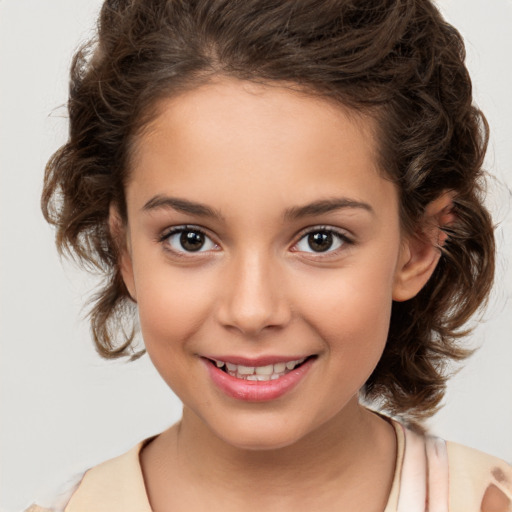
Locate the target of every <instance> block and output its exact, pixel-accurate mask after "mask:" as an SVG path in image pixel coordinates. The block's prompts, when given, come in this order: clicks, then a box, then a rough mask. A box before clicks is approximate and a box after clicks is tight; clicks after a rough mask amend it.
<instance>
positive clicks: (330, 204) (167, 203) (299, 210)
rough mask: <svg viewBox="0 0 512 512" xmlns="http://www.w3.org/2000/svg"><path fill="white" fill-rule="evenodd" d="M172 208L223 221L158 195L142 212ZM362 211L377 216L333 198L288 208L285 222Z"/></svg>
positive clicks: (364, 207) (190, 203) (217, 214)
mask: <svg viewBox="0 0 512 512" xmlns="http://www.w3.org/2000/svg"><path fill="white" fill-rule="evenodd" d="M167 208H171V209H173V210H176V211H178V212H182V213H188V214H190V215H198V216H200V217H212V218H215V219H221V220H223V215H222V214H221V213H220V211H218V210H215V209H213V208H210V207H209V206H207V205H205V204H202V203H197V202H195V201H189V200H188V199H181V198H177V197H169V196H162V195H156V196H155V197H153V198H151V199H150V200H149V201H148V202H147V203H145V204H144V206H143V207H142V210H143V211H145V212H151V211H154V210H159V209H167ZM346 208H348V209H361V210H365V211H368V212H369V213H371V214H372V215H373V214H375V212H374V210H373V208H372V207H371V206H370V205H369V204H368V203H363V202H361V201H355V200H353V199H348V198H345V197H340V198H332V199H321V200H319V201H314V202H312V203H308V204H306V205H304V206H293V207H292V208H288V209H287V210H286V211H285V212H284V215H283V218H284V219H285V220H297V219H300V218H302V217H312V216H314V215H322V214H325V213H330V212H333V211H336V210H340V209H346Z"/></svg>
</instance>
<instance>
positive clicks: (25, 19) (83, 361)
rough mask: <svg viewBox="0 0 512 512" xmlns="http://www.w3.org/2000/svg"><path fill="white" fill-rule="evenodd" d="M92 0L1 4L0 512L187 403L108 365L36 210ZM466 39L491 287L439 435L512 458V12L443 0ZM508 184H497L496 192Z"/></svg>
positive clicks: (83, 291)
mask: <svg viewBox="0 0 512 512" xmlns="http://www.w3.org/2000/svg"><path fill="white" fill-rule="evenodd" d="M99 4H100V2H99V1H98V0H45V1H41V0H0V170H1V183H0V222H1V224H0V229H1V233H0V234H1V261H0V279H1V281H0V300H1V303H0V306H1V308H0V312H1V318H0V322H1V323H0V329H1V331H0V334H1V362H0V371H1V395H0V397H1V406H2V410H1V438H0V442H1V445H0V448H1V460H2V466H1V469H2V473H1V484H2V485H1V489H0V500H1V507H2V511H15V510H19V509H21V508H23V507H24V506H26V505H27V504H28V503H30V501H31V500H32V499H33V498H34V497H36V496H39V495H40V494H41V492H42V491H43V490H44V489H46V488H49V487H50V486H51V485H53V483H57V482H60V481H64V480H66V479H67V477H68V476H69V475H70V474H72V473H73V472H75V471H78V470H80V469H82V468H85V467H87V466H88V465H91V464H94V463H96V462H99V461H101V460H103V459H106V458H109V457H111V456H114V455H116V454H118V453H121V452H122V451H124V450H126V449H128V448H129V447H131V446H132V445H133V444H135V443H136V442H138V441H139V440H140V439H142V438H144V437H147V436H148V435H150V434H153V433H156V432H159V431H160V430H162V429H164V428H165V427H166V426H167V425H169V424H170V423H172V422H174V421H175V420H177V419H178V418H179V415H180V404H179V401H178V400H177V399H176V398H175V397H174V396H173V395H172V393H171V392H170V391H169V390H168V389H167V387H166V386H165V385H164V384H163V382H161V381H160V378H159V377H158V375H157V374H156V372H155V370H154V369H153V368H152V367H151V366H150V364H149V362H148V358H147V357H145V358H143V359H142V360H140V361H138V362H136V363H132V364H126V363H121V362H104V361H102V360H101V359H100V358H99V356H97V355H96V354H95V352H94V350H93V348H92V342H91V341H90V339H89V331H88V325H87V322H86V321H85V320H83V319H82V316H83V310H81V307H82V305H83V303H84V299H85V297H86V296H87V293H88V290H90V288H91V284H92V283H91V281H90V279H89V278H88V277H87V276H85V275H84V274H83V273H82V272H80V271H78V270H76V269H75V268H73V267H72V266H71V265H69V264H65V265H64V267H63V265H62V264H61V262H59V259H58V257H57V254H56V251H55V248H54V246H53V233H52V230H51V229H50V228H49V227H48V226H47V225H46V224H45V222H44V221H43V219H42V216H41V213H40V211H39V196H40V192H41V182H42V175H43V168H44V164H45V162H46V160H47V159H48V158H49V156H50V155H51V153H52V152H53V151H54V150H55V149H57V147H58V146H59V145H60V144H62V143H63V142H64V140H65V136H66V119H65V109H64V108H59V106H61V105H63V104H64V103H65V101H66V93H67V73H68V67H69V62H70V59H71V56H72V53H73V50H74V49H75V48H76V47H77V46H78V44H79V42H80V41H83V40H84V39H85V38H87V37H88V36H90V35H91V30H92V28H93V26H94V17H95V14H96V12H97V10H98V8H99ZM440 6H441V8H442V10H443V11H444V12H445V14H446V16H447V18H448V20H449V21H451V22H452V23H453V24H455V26H456V27H458V28H459V30H460V31H461V32H462V34H463V36H464V37H465V38H466V43H467V50H468V64H469V67H470V70H471V72H472V75H473V79H474V85H475V96H476V100H477V103H478V104H479V105H480V107H481V108H483V110H484V111H485V112H486V114H487V116H488V119H489V122H490V125H491V128H492V139H491V144H490V150H489V154H488V158H487V168H488V169H489V170H490V171H491V172H493V174H494V175H495V176H497V182H495V183H491V197H490V202H489V204H490V207H491V209H492V211H493V212H494V213H495V218H496V221H497V222H498V223H499V227H498V230H497V237H498V242H499V250H500V259H499V261H498V279H497V286H496V288H495V292H494V295H493V298H492V301H491V305H490V308H489V310H488V312H487V313H486V318H487V322H486V324H485V325H481V326H480V327H479V328H478V329H477V331H476V332H475V334H474V335H473V337H472V340H471V343H473V344H475V345H482V348H481V350H480V351H479V352H478V353H477V354H476V355H475V356H474V357H473V358H472V359H471V360H470V361H469V363H468V364H467V365H466V367H465V368H464V369H463V370H462V371H461V372H460V373H459V374H458V376H457V377H456V378H454V379H453V380H452V382H451V384H450V387H449V391H448V394H447V397H446V401H445V403H446V406H445V408H444V409H443V410H442V411H441V412H440V413H439V414H438V415H437V416H436V417H435V418H433V420H432V421H431V423H430V425H431V429H432V430H433V432H435V433H437V434H439V435H441V436H442V437H444V438H446V439H450V440H457V441H459V442H461V443H464V444H467V445H470V446H473V447H476V448H479V449H481V450H484V451H487V452H490V453H492V454H495V455H498V456H500V457H502V458H504V459H507V460H508V461H512V371H511V367H512V335H511V333H512V300H511V297H512V271H511V260H512V258H511V257H510V256H511V255H512V214H511V210H512V200H511V199H510V194H509V193H508V191H507V187H508V189H509V190H510V189H511V188H512V70H511V66H512V57H511V54H512V31H511V30H510V27H511V26H512V1H511V0H440ZM500 182H501V184H500Z"/></svg>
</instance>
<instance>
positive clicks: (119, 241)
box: [108, 205, 137, 302]
mask: <svg viewBox="0 0 512 512" xmlns="http://www.w3.org/2000/svg"><path fill="white" fill-rule="evenodd" d="M108 225H109V229H110V235H111V236H112V239H113V240H114V243H115V244H116V249H117V258H118V265H119V270H120V271H121V275H122V276H123V281H124V284H125V286H126V289H127V290H128V293H129V294H130V297H131V298H132V300H133V301H134V302H137V294H136V291H135V280H134V277H133V264H132V257H131V254H130V237H129V233H128V231H127V229H126V225H125V223H124V222H123V220H122V219H121V215H120V214H119V211H118V210H117V208H116V207H115V206H114V205H111V206H110V211H109V218H108Z"/></svg>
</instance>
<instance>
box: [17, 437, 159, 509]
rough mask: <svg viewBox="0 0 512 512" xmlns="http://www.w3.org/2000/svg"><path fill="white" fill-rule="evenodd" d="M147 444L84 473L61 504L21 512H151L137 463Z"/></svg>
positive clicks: (140, 470) (135, 447) (143, 443)
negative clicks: (92, 511)
mask: <svg viewBox="0 0 512 512" xmlns="http://www.w3.org/2000/svg"><path fill="white" fill-rule="evenodd" d="M147 442H149V439H147V440H145V441H142V442H140V443H139V444H137V445H136V446H134V447H133V448H132V449H131V450H129V451H127V452H126V453H123V454H122V455H119V456H117V457H115V458H113V459H109V460H107V461H105V462H102V463H101V464H98V465H97V466H94V467H93V468H91V469H88V470H87V471H85V472H84V473H83V475H82V476H81V478H80V480H79V481H78V482H77V483H76V484H75V485H74V487H73V489H72V490H71V492H70V493H69V494H68V495H67V496H66V499H65V500H64V502H63V503H62V500H61V503H60V504H56V503H52V505H51V506H47V505H46V504H45V505H44V506H41V505H40V504H34V505H31V506H30V507H29V508H28V509H26V510H25V512H90V511H91V510H94V511H95V512H121V511H122V512H151V508H150V506H149V502H148V499H147V494H146V489H145V484H144V478H143V475H142V469H141V466H140V462H139V452H140V450H141V449H142V447H143V446H144V445H145V444H146V443H147Z"/></svg>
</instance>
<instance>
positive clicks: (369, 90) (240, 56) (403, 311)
mask: <svg viewBox="0 0 512 512" xmlns="http://www.w3.org/2000/svg"><path fill="white" fill-rule="evenodd" d="M464 59H465V49H464V43H463V41H462V38H461V36H460V35H459V33H458V32H457V30H456V29H455V28H454V27H452V26H451V25H449V24H448V23H447V22H446V21H445V20H444V19H443V18H442V16H441V15H440V13H439V11H438V10H437V8H436V7H435V6H434V5H433V4H432V3H431V1H430V0H107V1H105V3H104V5H103V7H102V10H101V14H100V17H99V22H98V36H97V38H96V39H95V40H94V41H92V42H89V43H87V44H86V45H84V46H83V47H82V48H81V49H80V50H79V51H78V53H77V54H76V55H75V57H74V60H73V64H72V69H71V83H70V92H69V103H68V108H69V120H70V131H69V139H68V141H67V143H66V144H65V145H64V146H62V147H61V148H60V149H59V150H58V151H57V152H56V153H55V154H54V155H53V156H52V158H51V159H50V161H49V162H48V164H47V167H46V174H45V182H44V190H43V195H42V209H43V213H44V216H45V218H46V219H47V221H48V222H50V223H51V224H53V225H55V226H56V228H57V232H56V243H57V247H58V248H59V251H60V252H61V253H63V252H64V253H67V254H70V255H72V256H74V257H75V259H77V261H78V262H80V263H81V264H83V265H84V266H85V267H86V268H89V269H95V270H96V271H99V272H100V273H101V275H103V276H104V279H105V281H104V283H103V287H102V288H101V290H100V291H99V293H97V294H96V295H95V296H94V297H93V299H92V301H91V304H92V306H91V310H90V320H91V326H92V333H93V337H94V341H95V344H96V348H97V350H98V352H99V353H100V354H101V355H102V356H103V357H107V358H114V357H120V356H131V357H132V358H136V357H138V356H140V355H141V354H142V353H143V351H142V352H136V351H135V349H134V348H133V341H134V337H135V335H136V328H135V327H134V326H135V325H136V318H137V315H136V305H135V304H134V303H133V301H132V300H131V298H130V295H129V293H128V291H127V289H126V287H125V285H124V282H123V279H122V277H121V273H120V269H119V265H118V256H119V247H118V243H117V241H116V240H115V239H114V236H113V235H112V234H111V233H110V230H109V209H110V207H111V206H112V205H115V206H116V207H117V209H118V211H119V212H120V216H121V217H122V220H123V221H126V204H125V197H124V190H125V186H126V184H127V180H128V179H129V174H130V166H129V164H130V150H131V149H132V147H133V142H134V140H135V138H136V136H137V134H139V133H140V132H141V130H142V129H143V128H144V127H145V126H147V123H148V122H150V121H151V119H152V118H153V117H154V116H155V115H156V105H157V103H158V102H159V100H161V99H164V98H168V97H172V96H174V95H176V94H179V93H180V92H183V91H186V90H190V89H193V88H194V87H197V86H199V85H201V84H204V83H208V81H209V80H211V79H212V78H214V77H216V76H226V77H232V78H236V79H240V80H252V81H258V82H262V83H280V84H288V85H290V86H292V87H294V88H296V89H299V90H302V91H306V92H307V93H309V94H315V95H319V96H320V97H323V98H326V99H328V100H330V101H334V102H336V103H337V104H339V105H342V106H344V107H348V108H349V109H350V110H353V111H355V112H359V113H361V114H362V115H367V116H369V117H371V118H373V119H375V121H376V125H377V134H376V140H377V144H378V159H379V164H380V169H381V170H382V172H383V174H384V175H385V176H386V177H388V178H389V179H391V180H392V181H393V182H395V183H396V185H397V187H398V190H399V201H400V213H401V222H402V226H403V229H404V230H406V231H408V232H410V233H415V232H420V231H421V222H422V216H423V213H424V210H425V207H426V205H427V204H428V203H429V202H431V201H432V200H433V199H435V198H437V197H439V196H440V195H441V194H443V193H444V192H445V191H447V190H449V191H452V192H453V193H454V194H455V197H454V201H453V202H454V205H453V213H454V215H455V221H454V222H453V223H452V224H451V225H450V226H449V228H446V229H445V231H446V233H447V235H448V238H447V241H446V243H445V244H444V246H443V247H442V248H440V250H441V253H442V254H441V258H440V261H439V263H438V265H437V267H436V270H435V271H434V274H433V276H432V277H431V279H430V280H429V282H428V283H427V285H426V286H425V287H424V288H423V289H422V291H421V292H420V293H419V294H418V295H417V296H416V297H414V298H412V299H410V300H408V301H405V302H395V303H394V304H393V308H392V314H391V324H390V330H389V336H388V340H387V343H386V347H385V349H384V353H383V356H382V358H381V360H380V362H379V364H378V365H377V367H376V368H375V370H374V372H373V374H372V375H371V376H370V378H369V379H368V381H367V383H366V385H365V388H364V390H363V391H362V393H363V396H364V397H365V398H366V399H367V400H370V401H378V402H379V403H380V404H381V405H382V407H383V408H384V409H385V410H388V411H389V412H390V413H391V414H396V415H403V416H404V417H406V418H410V419H413V420H414V419H422V418H424V417H427V416H429V415H431V414H432V413H433V412H434V411H435V410H436V408H437V407H438V406H439V404H440V402H441V400H442V397H443V395H444V391H445V386H446V380H447V378H448V373H449V372H448V371H447V369H448V363H450V362H451V361H454V360H455V361H457V360H461V359H463V358H464V357H466V356H468V355H469V353H470V350H468V349H466V348H464V347H463V346H462V345H461V342H460V338H461V337H462V336H464V335H466V334H467V333H468V332H469V329H468V328H464V327H465V326H466V325H467V321H468V319H469V318H470V317H471V316H472V315H473V314H474V313H475V312H476V311H477V310H478V308H479V307H480V306H481V305H482V304H484V303H485V301H486V299H487V296H488V293H489V290H490V287H491V284H492V280H493V274H494V235H493V225H492V222H491V218H490V215H489V214H488V212H487V210H486V208H485V207H484V205H483V195H484V185H485V183H484V175H485V173H484V171H483V170H482V164H483V158H484V154H485V150H486V146H487V140H488V126H487V123H486V120H485V117H484V116H483V114H482V113H481V112H480V110H478V108H476V107H475V106H474V105H473V104H472V87H471V80H470V77H469V74H468V71H467V69H466V67H465V65H464Z"/></svg>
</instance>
